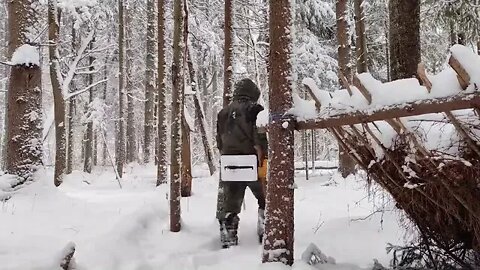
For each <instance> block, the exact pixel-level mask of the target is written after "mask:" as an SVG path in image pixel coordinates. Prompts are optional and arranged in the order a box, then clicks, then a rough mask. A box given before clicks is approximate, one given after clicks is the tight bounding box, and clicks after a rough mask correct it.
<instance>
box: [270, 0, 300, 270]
mask: <svg viewBox="0 0 480 270" xmlns="http://www.w3.org/2000/svg"><path fill="white" fill-rule="evenodd" d="M290 2H291V1H289V0H270V57H269V63H270V70H269V72H270V76H269V85H270V92H269V98H270V106H269V109H270V115H271V116H272V119H271V120H270V125H269V134H268V135H269V139H270V152H269V155H268V156H269V164H268V170H269V171H268V176H269V179H268V187H267V200H266V202H267V205H266V219H265V237H266V239H265V240H264V242H263V262H283V263H285V264H288V265H292V264H293V254H294V253H293V237H294V235H293V232H294V207H293V206H294V205H293V202H294V200H293V199H294V197H293V195H294V192H293V191H294V152H293V151H294V149H293V146H294V134H293V128H294V125H293V122H292V121H291V120H290V119H289V118H285V116H284V115H285V114H286V113H287V111H288V110H289V109H290V108H291V107H292V88H291V85H292V81H291V75H292V66H291V62H290V55H291V53H292V52H291V44H292V40H291V34H290V32H291V31H289V29H291V27H292V17H291V14H292V13H291V8H292V7H291V6H290ZM287 125H288V126H287Z"/></svg>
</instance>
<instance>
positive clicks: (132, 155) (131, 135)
mask: <svg viewBox="0 0 480 270" xmlns="http://www.w3.org/2000/svg"><path fill="white" fill-rule="evenodd" d="M132 12H133V11H132V9H131V8H130V9H127V10H126V12H125V13H126V24H125V27H126V29H128V30H129V31H127V33H126V46H127V50H126V57H127V60H126V80H127V84H126V88H127V91H126V92H127V141H126V143H127V149H126V152H127V163H132V162H134V161H135V160H136V157H137V141H136V139H135V137H136V136H135V122H134V121H135V111H134V108H133V106H134V100H133V95H134V93H133V88H134V82H133V57H134V55H133V44H132V42H133V40H132V39H133V37H132V29H133V26H132V16H133V14H132Z"/></svg>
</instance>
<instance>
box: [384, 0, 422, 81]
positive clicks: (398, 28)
mask: <svg viewBox="0 0 480 270" xmlns="http://www.w3.org/2000/svg"><path fill="white" fill-rule="evenodd" d="M389 15H390V29H389V32H390V35H389V41H390V42H389V43H390V70H391V80H392V81H394V80H398V79H405V78H412V77H414V76H415V74H416V72H417V67H418V63H420V62H421V55H420V0H406V1H396V0H390V2H389Z"/></svg>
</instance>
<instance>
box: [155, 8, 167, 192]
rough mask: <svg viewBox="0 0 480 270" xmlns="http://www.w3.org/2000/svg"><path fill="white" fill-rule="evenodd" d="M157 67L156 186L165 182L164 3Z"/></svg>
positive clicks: (161, 13)
mask: <svg viewBox="0 0 480 270" xmlns="http://www.w3.org/2000/svg"><path fill="white" fill-rule="evenodd" d="M157 11H158V12H157V16H158V24H157V31H158V37H157V39H158V41H157V42H158V43H157V44H158V57H157V61H158V65H157V69H158V71H157V74H158V77H157V85H158V89H157V93H158V94H157V95H158V105H157V133H158V134H157V140H158V143H157V148H158V149H157V151H156V153H157V186H159V185H161V184H163V183H166V182H167V143H166V140H167V123H166V121H167V117H166V114H167V112H166V105H165V104H166V102H167V101H166V99H167V97H166V87H165V1H163V0H158V2H157Z"/></svg>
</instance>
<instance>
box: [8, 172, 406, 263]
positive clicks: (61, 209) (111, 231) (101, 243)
mask: <svg viewBox="0 0 480 270" xmlns="http://www.w3.org/2000/svg"><path fill="white" fill-rule="evenodd" d="M318 173H319V172H317V174H318ZM331 174H332V172H325V171H324V174H323V175H317V176H314V177H313V178H311V180H309V181H306V180H304V179H303V177H302V176H301V175H298V177H297V184H298V189H297V190H296V194H295V205H296V208H295V222H296V231H295V238H296V239H295V240H296V242H295V258H296V259H297V263H296V264H295V265H294V267H293V269H297V270H300V269H301V270H304V269H359V267H361V268H368V267H369V266H371V265H372V264H373V259H378V261H379V262H380V263H383V264H384V265H388V261H389V255H387V254H386V251H385V247H386V244H387V243H396V244H398V243H402V242H403V240H402V239H403V236H404V230H403V229H401V228H400V227H399V226H398V225H397V218H396V214H395V213H394V212H385V213H384V214H383V215H381V214H376V215H373V216H372V217H371V218H368V219H365V220H363V218H364V217H366V216H369V215H370V214H371V213H372V211H373V209H374V205H373V203H372V202H371V201H369V199H368V198H369V196H368V193H367V191H366V189H365V181H363V180H362V179H355V178H353V177H351V178H348V179H347V180H343V179H340V178H338V177H336V176H333V177H332V175H331ZM194 177H195V178H194V182H193V196H192V197H190V198H184V199H182V226H183V227H182V231H181V232H180V233H171V232H169V216H168V187H167V186H166V185H164V186H161V187H159V188H155V168H154V167H153V166H147V167H142V166H134V167H130V168H129V169H128V171H127V174H126V177H125V178H124V179H123V180H122V184H123V189H120V188H119V187H118V184H117V183H116V181H115V179H114V174H113V173H112V172H111V171H105V170H103V171H97V172H95V173H94V174H92V175H87V174H83V173H80V172H75V173H74V174H72V175H70V176H68V177H67V178H66V179H65V182H64V184H63V185H62V186H61V187H60V188H55V187H54V186H53V183H52V182H53V180H51V179H52V172H51V171H50V170H47V171H41V172H39V173H38V179H39V180H38V181H37V182H35V183H33V184H30V185H28V186H26V187H25V188H23V189H21V190H19V191H17V192H16V193H15V194H14V195H13V197H12V198H11V199H10V200H8V201H7V202H5V203H3V204H2V205H1V211H0V269H2V270H7V269H8V270H10V269H15V270H28V269H45V270H47V269H48V270H52V269H58V263H59V260H60V259H59V257H60V256H61V254H62V250H63V249H64V248H65V247H66V246H67V245H68V244H69V243H70V242H73V243H75V245H76V252H75V260H76V262H77V269H80V270H82V269H84V270H85V269H88V270H91V269H95V270H97V269H101V270H121V269H129V270H133V269H166V270H170V269H172V270H182V269H188V270H205V269H215V270H217V269H222V270H227V269H228V270H235V269H241V270H246V269H262V270H265V269H266V270H271V269H288V268H287V267H285V266H283V265H280V264H269V265H262V264H261V263H260V260H261V246H260V245H259V244H258V243H257V237H256V214H257V209H256V202H255V200H254V198H253V196H252V195H251V193H250V192H247V197H246V201H245V206H244V209H243V212H242V213H241V215H240V219H241V220H240V229H239V238H240V245H239V246H238V247H234V248H231V249H226V250H222V249H220V245H219V236H218V235H219V233H218V226H217V221H216V219H215V206H216V193H217V180H216V178H215V177H208V175H207V173H206V171H205V170H202V169H199V168H196V169H195V170H194ZM3 178H5V176H4V177H3ZM1 181H2V177H0V182H1ZM335 182H336V183H335ZM382 220H383V222H382ZM310 243H314V244H315V245H317V246H318V247H319V248H320V249H321V250H322V252H324V253H325V254H327V255H328V256H331V257H334V258H335V259H336V262H337V265H333V266H332V265H330V266H326V265H324V266H322V267H318V268H310V266H308V265H306V264H305V263H303V262H302V261H301V260H300V258H301V255H302V252H303V251H304V250H305V249H306V248H307V247H308V246H309V244H310Z"/></svg>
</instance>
